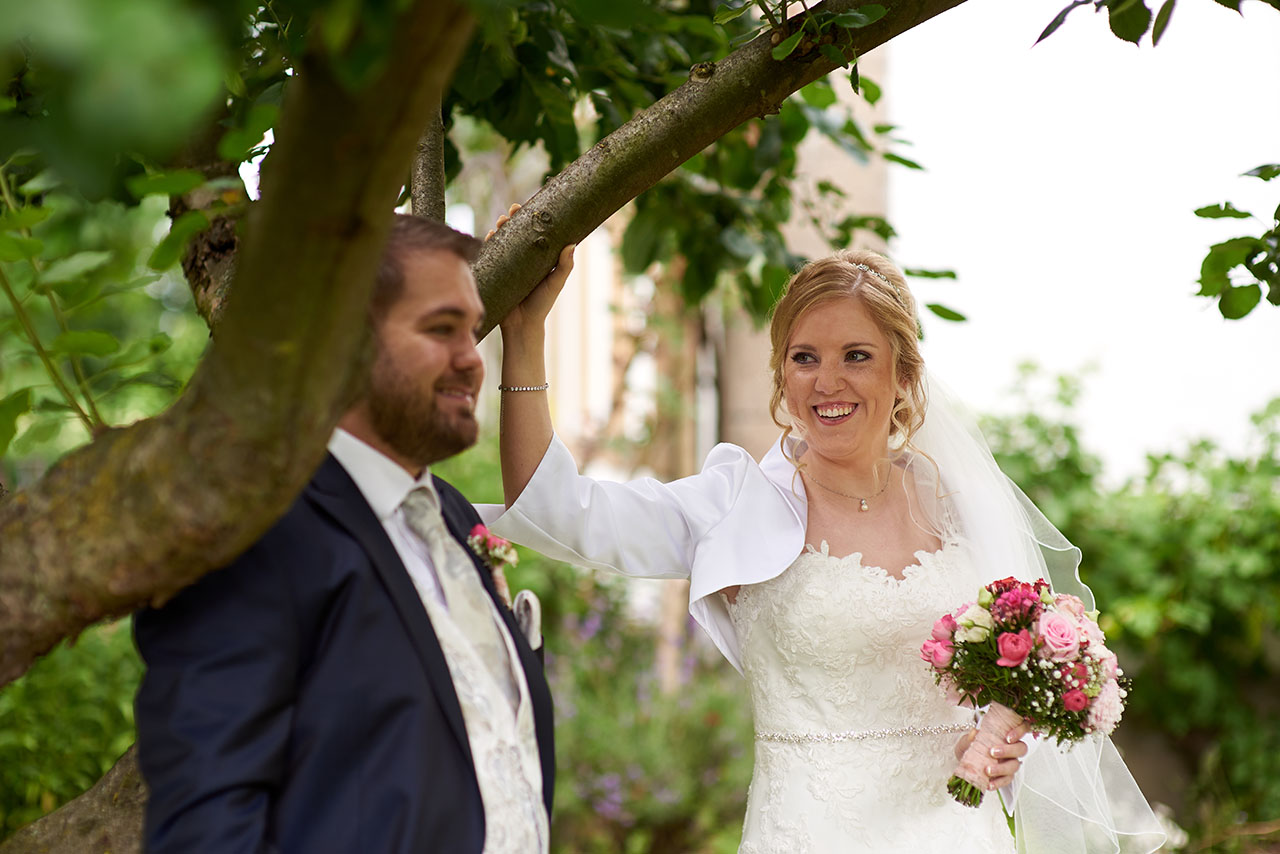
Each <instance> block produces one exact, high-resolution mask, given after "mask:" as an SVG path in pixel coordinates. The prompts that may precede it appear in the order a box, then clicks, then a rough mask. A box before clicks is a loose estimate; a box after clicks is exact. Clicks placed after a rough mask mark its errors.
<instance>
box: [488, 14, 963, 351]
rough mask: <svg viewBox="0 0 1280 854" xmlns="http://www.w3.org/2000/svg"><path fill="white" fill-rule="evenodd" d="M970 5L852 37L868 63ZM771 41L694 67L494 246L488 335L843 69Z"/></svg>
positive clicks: (882, 24) (884, 23) (885, 22)
mask: <svg viewBox="0 0 1280 854" xmlns="http://www.w3.org/2000/svg"><path fill="white" fill-rule="evenodd" d="M962 2H964V0H906V2H897V3H893V4H892V5H891V6H890V8H889V12H888V14H887V15H885V17H883V18H881V19H880V20H879V21H877V22H876V23H874V24H872V25H871V26H869V27H865V28H862V29H857V30H852V31H850V33H851V37H852V40H851V42H850V45H851V46H852V48H853V50H855V51H856V52H857V54H858V55H862V54H864V53H866V52H867V51H870V50H871V49H872V48H875V47H878V46H880V45H882V44H884V43H885V42H887V41H888V40H889V39H891V38H893V37H894V36H897V35H899V34H900V33H903V32H905V31H907V30H909V29H911V28H912V27H914V26H916V25H918V24H921V23H923V22H924V21H927V20H929V19H930V18H932V17H934V16H936V15H939V14H941V13H942V12H945V11H947V10H948V9H951V8H953V7H955V6H958V5H960V3H962ZM862 4H863V0H826V2H824V3H820V4H818V5H816V6H814V7H813V12H814V13H815V14H819V13H824V12H842V11H845V10H847V9H853V8H856V7H858V6H860V5H862ZM771 48H772V45H771V43H770V39H769V33H765V34H764V35H761V36H759V37H758V38H756V39H755V40H753V41H751V42H749V43H747V44H745V45H743V46H742V47H741V48H739V49H738V50H736V51H734V52H733V53H731V54H729V55H728V56H727V57H725V58H724V59H722V60H721V61H719V62H716V63H701V64H699V65H696V66H694V68H693V71H692V73H691V74H690V76H689V80H688V81H687V82H686V83H685V84H684V85H683V86H681V87H680V88H679V89H676V90H675V91H674V92H672V93H670V94H669V95H667V96H665V97H663V98H662V99H661V100H659V101H658V102H657V103H655V104H654V105H653V106H651V107H649V108H648V109H646V110H644V111H643V112H641V113H639V114H637V115H636V116H635V117H634V118H632V119H631V121H629V122H627V123H626V124H625V125H623V126H622V127H620V128H618V129H617V130H616V131H614V132H613V133H611V134H609V136H607V137H605V138H604V139H603V140H601V141H600V142H598V143H597V144H596V145H595V146H594V147H592V148H591V150H590V151H587V152H586V153H584V154H583V155H582V156H581V157H579V158H578V159H577V160H575V161H574V162H573V163H571V164H570V165H569V166H568V167H567V168H566V169H565V170H564V171H563V172H561V173H560V174H559V175H557V176H556V177H555V178H553V179H552V180H551V181H550V182H548V183H547V185H546V186H544V187H543V188H542V189H541V190H540V191H539V192H538V193H537V194H536V195H535V196H534V197H533V198H532V199H530V200H529V201H528V202H527V203H526V204H525V206H524V207H523V208H522V209H521V210H520V211H519V212H518V213H517V214H516V216H515V217H514V218H513V219H512V220H511V222H509V223H508V224H507V225H505V226H503V228H502V229H501V230H500V231H499V232H498V233H497V234H496V235H495V236H494V237H493V238H492V239H490V240H489V241H488V242H487V243H485V245H484V248H483V249H482V250H481V252H480V257H479V259H477V261H476V265H475V272H476V279H477V281H478V282H479V284H480V295H481V297H482V298H483V299H484V303H485V309H486V311H487V318H488V319H487V320H486V327H485V332H488V331H489V330H490V329H492V327H494V326H496V325H497V324H498V321H500V320H501V319H502V318H503V317H505V316H506V314H507V312H509V311H510V310H511V309H512V308H514V307H515V306H516V305H517V304H519V302H520V300H522V299H524V298H525V296H526V295H528V293H529V292H530V291H531V290H533V288H534V286H535V285H537V283H538V282H539V281H541V279H542V277H543V276H544V275H546V272H547V271H548V270H550V269H551V267H552V266H553V265H554V264H555V259H556V256H557V254H558V253H559V251H560V247H562V246H564V245H565V244H568V243H576V242H578V241H579V240H581V239H582V238H584V237H586V236H587V235H588V234H590V233H591V232H592V230H594V229H595V228H596V226H598V225H600V223H602V222H604V221H605V219H607V218H608V217H609V216H610V215H611V214H613V213H614V211H616V210H618V209H619V208H621V207H622V206H623V205H625V204H626V203H627V202H629V201H630V200H631V199H634V198H635V197H636V196H638V195H639V194H640V193H642V192H644V191H645V190H647V189H649V188H650V187H652V186H653V185H654V184H656V183H658V181H660V180H661V179H662V178H663V177H664V176H665V175H667V174H668V173H670V172H671V171H672V170H673V169H675V168H676V167H677V166H679V165H680V164H681V163H683V162H685V161H686V160H688V159H689V158H690V157H692V156H693V155H695V154H697V153H698V152H699V151H701V150H702V149H704V148H706V147H707V146H708V145H710V144H711V143H713V142H715V141H716V140H717V139H719V138H720V137H721V136H723V135H724V134H726V133H728V132H729V131H730V130H732V129H733V128H735V127H737V126H738V125H740V124H742V123H743V122H744V121H746V120H747V119H750V118H753V117H756V116H766V115H769V114H771V113H776V112H777V111H778V107H779V105H780V104H781V103H782V102H783V101H784V100H786V98H787V97H788V96H789V95H791V94H792V93H793V92H795V91H796V90H798V89H800V88H801V87H802V86H805V85H807V84H809V83H812V82H813V81H814V80H817V79H818V78H820V77H823V76H824V75H826V74H829V73H830V72H831V71H833V70H835V68H836V67H837V66H836V65H835V63H833V62H831V61H830V60H828V59H826V58H825V57H823V56H822V54H821V53H820V52H819V51H818V50H816V49H814V50H810V51H808V52H806V53H804V54H801V53H800V52H799V51H797V52H796V53H793V54H792V55H791V56H790V57H788V58H787V59H785V60H782V61H778V60H775V59H774V58H773V57H772V56H771V55H770V49H771Z"/></svg>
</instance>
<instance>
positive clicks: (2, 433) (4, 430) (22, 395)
mask: <svg viewBox="0 0 1280 854" xmlns="http://www.w3.org/2000/svg"><path fill="white" fill-rule="evenodd" d="M30 411H31V389H30V388H23V389H18V390H17V391H15V392H14V393H13V394H11V395H9V396H8V397H6V398H5V399H4V400H0V457H3V456H4V452H5V451H7V450H8V449H9V443H10V442H12V441H13V437H14V435H15V434H16V433H17V432H18V417H19V416H21V415H24V414H26V413H27V412H30Z"/></svg>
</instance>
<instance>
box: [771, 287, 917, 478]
mask: <svg viewBox="0 0 1280 854" xmlns="http://www.w3.org/2000/svg"><path fill="white" fill-rule="evenodd" d="M893 361H894V354H893V350H892V347H891V346H890V344H889V339H888V337H887V336H886V335H885V334H884V332H883V331H882V330H881V329H880V327H879V325H878V324H877V323H876V322H875V320H874V319H873V318H872V316H871V313H870V312H869V311H867V309H866V307H865V306H864V305H863V303H862V300H861V299H859V298H857V297H837V298H834V299H830V300H825V301H823V302H821V303H819V304H818V305H816V306H814V307H812V308H810V309H809V310H808V311H806V312H805V313H804V314H803V315H801V316H800V318H799V319H798V320H797V321H796V325H795V328H794V330H793V333H792V335H791V341H790V343H789V345H788V347H787V357H786V362H785V367H784V368H783V383H784V388H783V396H784V398H785V399H786V401H787V409H788V411H789V412H790V413H791V416H792V418H793V419H794V423H795V427H796V432H797V433H798V434H800V435H801V436H803V438H804V439H805V440H806V441H807V442H808V444H809V450H810V453H813V454H814V455H815V456H820V457H825V458H827V459H829V460H831V461H833V462H836V461H839V462H841V463H846V464H847V463H853V464H855V465H866V466H870V465H871V464H872V463H873V462H874V461H875V460H877V459H880V458H882V457H883V456H884V454H885V450H886V448H887V447H888V442H889V424H890V415H891V414H892V412H893V406H894V400H895V398H896V397H897V396H898V394H899V391H898V389H897V384H896V382H895V377H894V367H893Z"/></svg>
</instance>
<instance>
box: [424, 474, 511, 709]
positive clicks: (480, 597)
mask: <svg viewBox="0 0 1280 854" xmlns="http://www.w3.org/2000/svg"><path fill="white" fill-rule="evenodd" d="M400 506H401V508H403V510H404V518H405V521H406V522H407V523H408V524H409V528H410V530H412V531H413V532H414V533H415V534H417V535H418V537H419V538H420V539H421V540H422V542H423V543H425V544H426V546H427V551H428V553H429V554H430V555H431V562H432V563H433V564H434V565H435V570H436V577H437V578H439V580H440V589H441V590H442V591H444V599H445V603H446V604H447V605H448V607H449V616H450V617H451V618H452V619H453V622H454V624H455V625H456V626H457V627H458V628H459V629H460V630H461V631H462V633H463V634H464V635H466V637H467V639H468V640H470V641H471V645H472V648H473V649H474V650H475V652H476V654H477V655H478V656H479V657H480V659H481V660H482V661H483V662H484V664H485V667H486V668H487V669H488V670H489V673H490V675H491V676H492V677H493V680H494V682H496V683H497V685H498V687H499V688H501V689H502V692H503V693H504V694H505V695H506V697H507V700H508V701H509V702H510V704H511V708H512V709H514V708H516V707H517V706H518V705H519V692H518V689H517V687H516V683H515V679H514V677H513V675H512V673H511V667H510V657H509V656H508V655H507V646H506V643H505V642H504V641H503V639H502V636H501V634H500V633H499V629H498V626H497V624H496V623H495V622H494V619H493V602H492V600H491V599H490V598H489V594H488V592H486V591H485V589H484V584H483V583H482V582H481V581H480V575H479V574H478V573H477V572H476V566H475V563H473V562H472V560H471V558H470V556H469V555H468V554H467V553H466V552H465V551H464V550H463V548H462V546H461V545H460V544H459V543H458V541H457V540H455V539H454V538H453V536H452V535H451V534H450V533H449V530H448V528H446V527H445V523H444V517H443V516H442V515H441V513H440V499H439V498H438V497H437V495H436V493H435V491H434V490H431V489H428V488H427V487H424V486H420V487H418V488H417V489H414V490H413V491H412V492H410V493H409V494H408V495H407V496H406V497H405V499H404V502H403V503H402V504H401V505H400Z"/></svg>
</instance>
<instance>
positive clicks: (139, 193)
mask: <svg viewBox="0 0 1280 854" xmlns="http://www.w3.org/2000/svg"><path fill="white" fill-rule="evenodd" d="M203 183H204V176H203V175H201V174H200V173H199V172H197V171H195V170H194V169H174V170H172V171H170V172H155V173H153V174H151V175H135V176H133V177H132V178H130V179H128V180H127V181H125V185H126V186H127V187H128V188H129V192H130V193H133V195H134V198H138V199H141V198H142V197H143V196H150V195H161V196H181V195H182V194H183V193H189V192H191V191H192V190H194V189H195V188H196V187H199V186H200V185H201V184H203Z"/></svg>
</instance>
